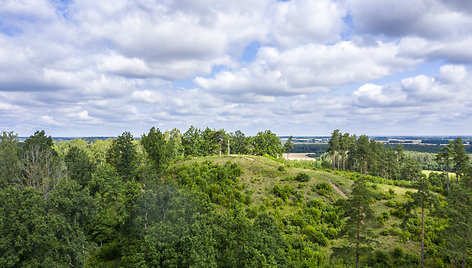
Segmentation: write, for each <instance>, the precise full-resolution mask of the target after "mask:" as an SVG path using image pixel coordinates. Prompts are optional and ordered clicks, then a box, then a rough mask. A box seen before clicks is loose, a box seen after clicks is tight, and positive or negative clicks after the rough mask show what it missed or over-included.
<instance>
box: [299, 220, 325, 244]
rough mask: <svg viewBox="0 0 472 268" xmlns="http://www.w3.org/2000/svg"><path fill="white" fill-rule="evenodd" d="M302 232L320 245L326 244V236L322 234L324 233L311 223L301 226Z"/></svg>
mask: <svg viewBox="0 0 472 268" xmlns="http://www.w3.org/2000/svg"><path fill="white" fill-rule="evenodd" d="M303 232H304V233H305V234H306V235H307V236H308V237H310V239H311V240H312V241H313V242H315V243H317V244H319V245H321V246H327V245H328V242H329V240H328V238H326V236H324V234H323V233H322V232H320V231H318V230H316V228H315V227H313V226H311V225H307V226H305V228H303Z"/></svg>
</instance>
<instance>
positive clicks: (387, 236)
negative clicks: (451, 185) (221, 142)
mask: <svg viewBox="0 0 472 268" xmlns="http://www.w3.org/2000/svg"><path fill="white" fill-rule="evenodd" d="M314 163H315V162H313V161H300V162H298V161H285V160H281V159H270V158H267V157H262V156H250V155H233V156H208V157H198V158H194V159H191V160H187V161H183V162H179V163H177V164H174V165H172V166H171V167H169V169H168V170H167V172H166V177H167V178H174V179H175V178H178V177H179V176H182V175H183V174H184V173H185V172H183V170H186V169H191V170H196V169H197V168H202V166H208V165H210V166H212V167H216V166H220V167H223V166H230V165H232V166H237V167H238V168H239V169H240V173H239V176H238V177H237V180H235V184H234V185H233V186H234V187H235V188H237V189H240V190H241V191H240V192H241V194H242V195H246V196H249V197H250V202H242V203H241V205H240V208H242V209H244V210H245V211H246V215H247V217H248V218H250V219H251V218H252V219H254V218H255V217H256V215H258V214H260V213H263V212H264V213H269V214H271V215H273V216H274V217H275V219H276V221H277V225H278V226H279V227H280V228H281V229H282V231H283V233H284V234H285V235H286V236H287V237H289V238H291V239H293V238H299V239H301V240H304V241H305V242H308V243H309V244H310V245H311V247H312V248H317V249H318V250H319V252H320V253H322V255H323V256H324V258H323V259H322V261H321V262H319V264H320V265H321V264H324V265H328V264H336V263H337V264H338V265H349V263H352V258H351V259H349V257H348V255H343V256H335V255H334V254H333V253H334V252H335V251H336V249H338V248H342V247H344V246H347V245H348V244H349V243H350V241H347V239H346V238H345V237H344V236H343V235H342V233H343V230H342V229H343V228H342V226H343V222H344V217H343V211H342V203H343V201H342V200H344V199H345V198H346V197H348V196H349V195H350V191H351V187H352V184H353V180H354V179H356V178H359V177H361V176H362V175H360V174H358V173H352V172H349V173H348V172H338V171H336V172H332V171H331V170H321V169H318V168H316V165H315V164H314ZM203 169H206V168H203ZM300 174H306V175H307V178H308V179H306V178H305V179H301V181H297V179H299V177H300V176H301V175H300ZM367 177H370V178H369V179H370V181H371V182H369V183H368V187H369V188H370V189H371V190H372V192H373V193H374V198H375V202H374V203H373V204H372V208H373V210H374V212H375V217H376V223H375V226H374V228H373V231H374V236H375V240H376V241H377V243H376V244H373V245H375V246H373V249H375V250H376V252H377V255H379V256H383V257H381V258H386V260H383V261H390V262H391V263H393V262H395V261H396V262H397V263H400V262H402V263H403V264H404V265H405V266H408V265H413V266H414V265H417V264H418V261H419V258H418V255H419V252H420V243H419V238H420V237H419V235H420V232H418V230H419V229H418V228H419V226H418V224H419V223H418V213H416V214H415V213H412V214H411V215H409V219H406V216H407V215H406V211H405V210H404V209H403V205H404V204H405V203H406V202H407V201H408V200H409V199H410V196H411V193H414V192H416V190H415V189H413V188H412V187H413V185H412V184H410V183H408V182H402V183H403V185H404V186H406V187H402V186H396V185H393V184H394V182H393V181H388V180H384V179H381V178H376V177H371V176H367ZM299 180H300V179H299ZM187 183H189V182H187ZM209 188H211V187H208V188H207V189H204V190H203V191H204V192H207V193H209V191H208V189H209ZM220 188H223V187H220ZM210 200H213V201H214V203H215V204H216V205H217V206H219V207H220V208H219V211H225V210H227V209H230V208H234V206H228V205H227V204H226V203H222V204H219V201H218V199H212V198H211V197H210ZM313 211H315V212H313ZM426 221H427V222H428V223H429V224H430V227H431V228H432V229H434V230H435V231H436V229H437V228H438V227H437V226H433V225H434V224H433V222H434V221H433V219H432V218H431V217H429V216H427V220H426ZM289 240H290V239H289ZM428 246H429V249H434V248H437V246H435V245H434V244H433V243H431V244H429V245H428ZM394 251H398V252H400V253H398V252H397V253H398V254H400V255H401V256H395V255H394V254H395V252H394ZM377 255H372V256H374V257H372V256H371V257H365V258H364V259H363V262H364V263H367V262H371V263H372V262H374V263H375V262H377V261H381V260H377V259H375V258H377V257H378V256H377ZM384 255H385V256H387V257H385V256H384ZM375 256H377V257H375ZM372 258H374V259H372ZM379 258H380V257H379ZM395 258H396V259H395ZM399 258H400V259H401V260H400V259H399Z"/></svg>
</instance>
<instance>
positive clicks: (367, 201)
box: [344, 178, 374, 267]
mask: <svg viewBox="0 0 472 268" xmlns="http://www.w3.org/2000/svg"><path fill="white" fill-rule="evenodd" d="M372 200H373V197H372V192H371V191H370V190H369V189H368V188H367V184H366V181H365V179H363V178H361V179H358V180H357V181H356V182H355V183H354V185H353V187H352V192H351V196H350V198H349V199H348V200H347V203H346V206H345V208H344V210H345V215H346V216H347V217H348V218H347V220H346V225H345V230H346V231H347V236H348V239H349V240H350V241H352V242H353V243H354V252H355V255H356V267H359V257H360V253H361V251H362V250H363V249H365V246H366V245H369V244H370V243H371V242H372V241H373V240H372V230H371V229H372V224H373V220H374V212H373V210H372V208H371V203H372Z"/></svg>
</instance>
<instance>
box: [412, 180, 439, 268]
mask: <svg viewBox="0 0 472 268" xmlns="http://www.w3.org/2000/svg"><path fill="white" fill-rule="evenodd" d="M413 176H414V177H416V180H417V182H418V191H417V192H416V193H412V194H411V198H412V200H411V202H408V203H407V204H406V207H407V209H408V210H411V209H412V208H415V207H419V208H421V267H424V210H425V208H429V207H431V205H432V204H433V202H434V200H435V197H434V195H433V194H431V192H430V191H429V182H428V180H427V179H426V176H425V175H424V174H421V173H416V174H415V175H413ZM411 179H415V178H411Z"/></svg>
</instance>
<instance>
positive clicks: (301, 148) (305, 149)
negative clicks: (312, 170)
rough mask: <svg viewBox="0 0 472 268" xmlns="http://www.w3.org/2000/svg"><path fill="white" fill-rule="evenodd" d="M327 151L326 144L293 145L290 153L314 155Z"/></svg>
mask: <svg viewBox="0 0 472 268" xmlns="http://www.w3.org/2000/svg"><path fill="white" fill-rule="evenodd" d="M326 149H328V144H319V143H312V144H311V143H294V144H293V149H292V150H291V151H290V153H315V154H322V153H325V152H326Z"/></svg>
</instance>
